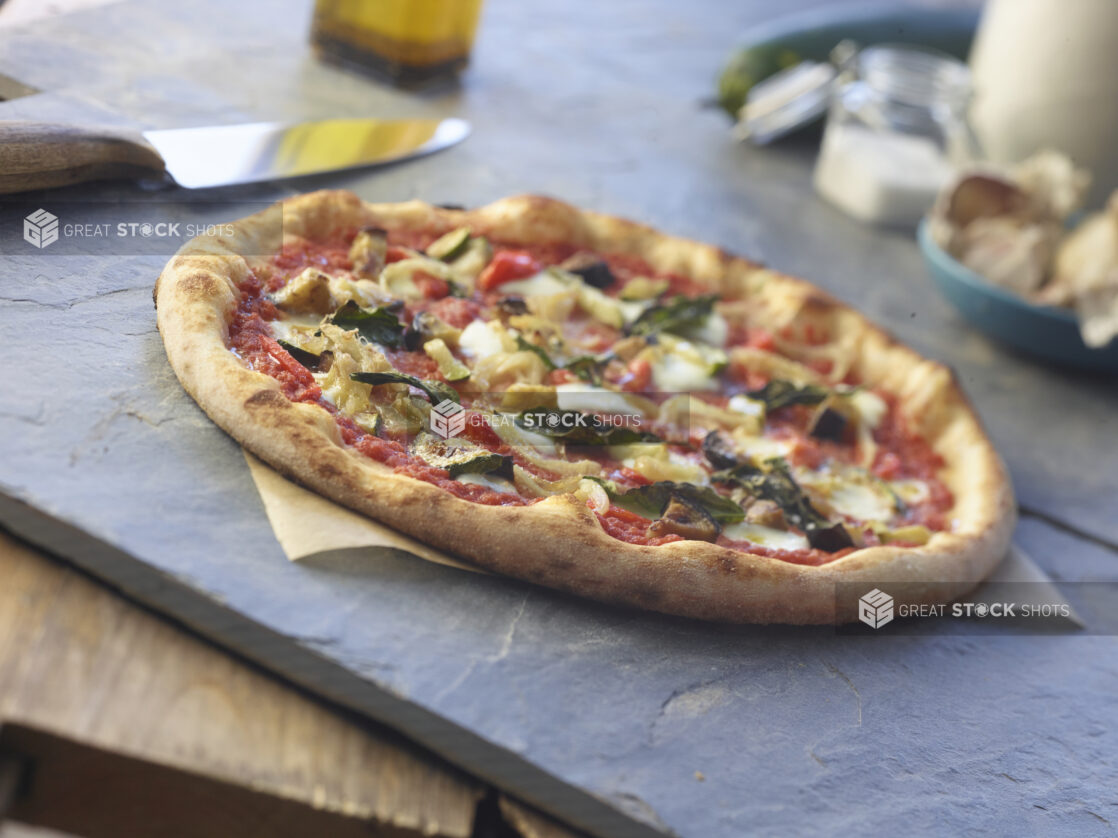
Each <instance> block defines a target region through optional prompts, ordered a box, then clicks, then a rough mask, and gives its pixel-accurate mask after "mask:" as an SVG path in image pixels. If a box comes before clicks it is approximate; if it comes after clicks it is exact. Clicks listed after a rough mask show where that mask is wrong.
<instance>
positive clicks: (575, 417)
mask: <svg viewBox="0 0 1118 838" xmlns="http://www.w3.org/2000/svg"><path fill="white" fill-rule="evenodd" d="M516 424H517V425H519V426H520V427H521V428H524V430H526V431H532V432H533V433H537V434H543V435H544V436H549V437H552V438H553V439H559V440H562V441H563V442H566V443H568V444H570V445H627V444H629V443H631V442H660V437H658V436H656V435H655V434H653V433H649V432H648V431H638V430H636V429H635V428H629V427H625V426H622V425H612V424H610V423H609V422H607V421H605V420H604V419H602V418H601V417H600V416H597V415H595V414H593V413H583V412H582V411H579V410H560V409H558V408H554V407H550V408H539V409H536V410H525V411H523V412H522V413H521V414H520V415H519V416H517V417H516Z"/></svg>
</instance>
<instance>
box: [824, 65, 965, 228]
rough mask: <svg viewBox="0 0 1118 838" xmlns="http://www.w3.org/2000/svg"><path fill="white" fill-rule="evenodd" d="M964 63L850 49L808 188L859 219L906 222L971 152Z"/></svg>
mask: <svg viewBox="0 0 1118 838" xmlns="http://www.w3.org/2000/svg"><path fill="white" fill-rule="evenodd" d="M970 100H971V79H970V71H969V70H968V69H967V66H966V65H965V64H964V63H963V62H962V61H959V60H958V59H956V58H953V57H952V56H950V55H946V54H944V53H939V52H935V51H932V50H925V49H919V48H915V47H909V46H899V45H892V44H885V45H881V46H875V47H869V48H867V49H864V50H862V51H861V52H860V53H859V54H858V58H857V61H856V62H855V64H854V70H853V74H852V77H850V78H848V79H847V80H846V81H844V82H843V83H841V84H839V85H838V86H837V87H836V89H835V92H834V94H833V96H832V100H831V105H830V109H829V111H828V114H827V125H826V128H825V130H824V132H823V144H822V147H821V149H820V152H819V160H818V162H817V163H816V166H815V188H816V191H818V192H819V194H820V195H822V196H823V197H824V198H826V199H827V200H828V201H830V202H831V203H833V204H835V205H836V206H838V207H839V208H840V209H843V210H845V211H846V212H848V213H849V214H851V215H853V216H854V217H856V218H859V219H861V220H863V221H868V222H872V223H878V224H886V225H898V226H912V225H915V224H916V223H917V222H918V221H919V220H920V218H921V217H922V216H923V215H924V214H925V213H926V212H927V211H928V209H930V207H931V205H932V203H933V202H934V201H935V197H936V194H937V193H938V192H939V191H940V189H941V188H942V187H943V186H944V185H945V184H946V183H947V181H948V180H950V178H951V177H952V175H953V173H954V171H955V170H956V169H957V168H959V167H961V166H964V165H966V164H967V163H970V162H973V161H974V160H976V159H978V156H979V154H978V146H977V143H976V141H975V139H974V133H973V132H972V131H971V129H970V125H969V123H968V121H967V110H968V107H969V105H970Z"/></svg>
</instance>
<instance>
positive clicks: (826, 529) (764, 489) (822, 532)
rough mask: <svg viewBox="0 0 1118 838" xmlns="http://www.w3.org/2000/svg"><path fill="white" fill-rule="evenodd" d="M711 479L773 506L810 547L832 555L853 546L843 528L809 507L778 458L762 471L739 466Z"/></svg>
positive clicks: (806, 499)
mask: <svg viewBox="0 0 1118 838" xmlns="http://www.w3.org/2000/svg"><path fill="white" fill-rule="evenodd" d="M712 478H713V479H714V480H716V481H717V482H720V483H725V484H729V485H736V486H739V487H741V488H742V489H744V490H746V491H747V492H749V493H750V494H751V495H753V496H755V497H758V498H761V499H762V500H769V501H772V502H773V503H775V504H776V505H777V506H779V507H780V509H781V511H782V512H783V513H784V517H785V518H786V519H787V520H788V522H789V523H790V524H792V525H793V526H794V527H796V528H797V529H799V530H801V531H802V532H803V533H804V534H805V535H806V536H807V539H808V543H809V544H810V545H811V546H812V547H815V548H817V549H819V550H824V551H826V552H828V553H833V552H835V551H836V550H842V549H844V548H846V547H851V546H853V541H852V540H851V538H850V535H849V533H847V531H846V529H845V528H844V527H843V525H842V524H841V523H833V522H831V521H828V520H827V519H826V518H825V517H824V516H823V515H822V514H821V513H820V512H819V510H817V509H816V508H815V506H813V505H812V502H811V500H810V499H809V498H808V496H807V495H806V494H805V493H804V491H803V490H802V489H801V488H800V486H799V484H798V483H797V482H796V481H795V479H794V478H793V477H792V475H791V473H790V472H789V470H788V464H787V463H785V462H784V461H783V460H781V459H779V458H777V459H771V460H767V461H766V462H765V468H764V470H761V469H758V468H756V467H755V466H753V465H739V466H735V467H734V468H731V469H727V470H725V471H722V472H719V473H717V474H715V475H712Z"/></svg>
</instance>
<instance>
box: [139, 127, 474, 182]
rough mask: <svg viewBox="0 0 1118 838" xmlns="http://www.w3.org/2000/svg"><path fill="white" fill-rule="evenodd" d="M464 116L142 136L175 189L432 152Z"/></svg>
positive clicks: (460, 134)
mask: <svg viewBox="0 0 1118 838" xmlns="http://www.w3.org/2000/svg"><path fill="white" fill-rule="evenodd" d="M469 133H470V125H469V123H468V122H466V121H465V120H461V119H453V118H451V119H441V120H440V119H329V120H325V121H322V122H302V123H281V122H256V123H250V124H245V125H218V126H212V127H204V128H178V129H169V130H160V131H145V132H144V138H145V139H146V140H147V141H148V142H149V143H151V144H152V145H153V146H154V147H155V149H156V151H158V152H159V155H160V156H161V157H162V158H163V160H164V162H165V163H166V164H167V171H168V172H169V173H170V175H171V176H172V177H173V178H174V179H175V181H176V182H177V183H178V184H179V185H180V186H185V187H188V188H190V189H202V188H204V187H209V186H225V185H228V184H234V183H253V182H256V181H262V180H275V179H278V178H288V177H296V176H298V175H311V174H318V173H322V172H334V171H338V170H341V169H352V168H357V167H359V166H371V165H375V164H378V163H391V162H395V161H399V160H405V159H408V158H412V157H418V156H420V155H423V154H430V153H432V152H435V151H439V150H440V149H444V148H447V147H449V146H452V145H454V144H455V143H458V142H461V141H462V140H464V139H465V138H466V136H467V135H468V134H469Z"/></svg>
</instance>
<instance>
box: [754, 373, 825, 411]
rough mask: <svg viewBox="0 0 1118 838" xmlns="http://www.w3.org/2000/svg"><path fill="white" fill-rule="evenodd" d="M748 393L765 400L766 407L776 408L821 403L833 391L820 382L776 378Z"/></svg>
mask: <svg viewBox="0 0 1118 838" xmlns="http://www.w3.org/2000/svg"><path fill="white" fill-rule="evenodd" d="M746 395H747V396H749V398H751V399H756V400H757V401H760V402H764V403H765V408H766V409H768V410H776V409H778V408H781V407H788V406H789V405H793V404H819V403H820V402H822V401H824V400H825V399H826V398H827V397H828V396H830V395H831V391H830V389H829V388H827V387H822V386H820V385H818V384H793V383H792V382H791V381H785V380H784V379H782V378H774V379H773V380H772V381H770V382H769V383H768V384H766V385H765V386H764V387H762V388H761V389H760V390H753V391H751V392H749V393H747V394H746Z"/></svg>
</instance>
